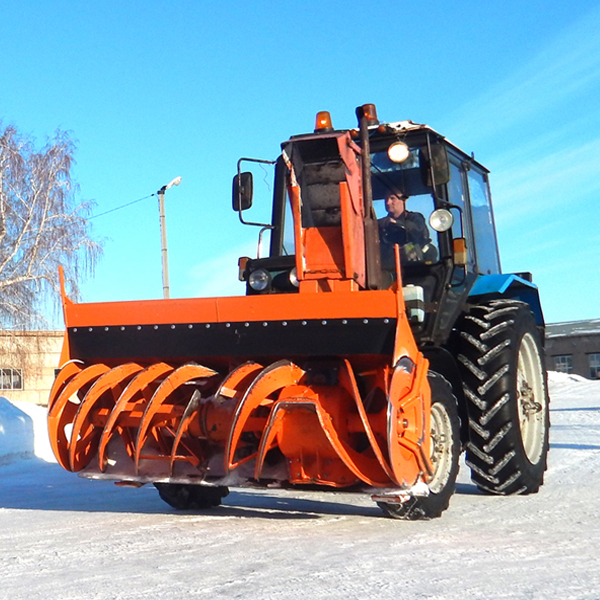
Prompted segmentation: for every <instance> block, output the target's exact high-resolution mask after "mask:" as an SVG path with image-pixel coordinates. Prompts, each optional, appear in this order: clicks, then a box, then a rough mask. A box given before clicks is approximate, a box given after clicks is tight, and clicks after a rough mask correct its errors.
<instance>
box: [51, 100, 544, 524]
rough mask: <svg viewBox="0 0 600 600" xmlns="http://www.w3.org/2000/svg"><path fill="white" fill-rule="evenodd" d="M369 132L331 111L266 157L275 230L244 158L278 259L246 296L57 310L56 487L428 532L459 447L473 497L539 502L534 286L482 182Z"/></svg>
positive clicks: (432, 152)
mask: <svg viewBox="0 0 600 600" xmlns="http://www.w3.org/2000/svg"><path fill="white" fill-rule="evenodd" d="M357 117H358V125H359V126H358V128H357V129H356V130H335V129H334V128H333V126H332V124H331V119H330V117H329V114H328V113H319V114H318V115H317V126H316V129H315V132H314V133H311V134H305V135H298V136H294V137H292V138H291V139H289V140H288V141H286V142H284V143H283V144H282V152H281V155H280V156H279V158H278V159H277V160H276V161H263V162H272V164H274V165H275V183H274V186H273V189H274V194H273V208H272V220H271V222H270V223H253V222H247V221H245V220H244V212H245V211H246V210H247V209H248V208H250V206H251V205H252V200H253V195H252V174H251V173H250V172H243V171H242V169H241V166H242V164H243V163H244V161H247V160H252V161H254V162H261V161H258V160H257V159H241V160H240V161H239V163H238V173H237V174H236V176H235V177H234V182H233V208H234V210H236V211H237V212H238V215H239V218H240V220H241V221H242V222H245V223H247V224H249V225H255V226H260V227H261V236H262V234H263V232H264V231H267V230H268V231H270V252H269V256H267V257H264V258H256V259H250V258H246V257H244V258H242V259H240V276H241V278H242V279H243V280H244V281H245V282H246V290H247V294H246V296H242V297H233V298H229V297H227V298H200V299H196V298H195V299H178V300H177V299H172V300H169V299H167V300H155V301H143V302H116V303H91V304H75V303H73V302H71V301H70V300H69V299H68V298H67V297H66V296H64V298H63V303H64V312H65V321H66V327H67V331H66V335H65V342H64V347H63V352H62V357H61V364H62V368H61V370H60V372H59V374H58V376H57V378H56V381H55V383H54V387H53V389H52V391H51V395H50V401H49V413H48V422H49V429H50V437H51V441H52V446H53V449H54V453H55V455H56V457H57V459H58V461H59V463H60V464H61V465H62V466H63V467H64V468H65V469H67V470H70V471H76V472H79V474H80V475H82V476H84V477H90V478H98V479H112V480H116V481H118V482H120V483H124V484H131V485H140V484H144V483H154V484H155V485H156V487H157V488H158V490H159V493H160V495H161V497H162V498H163V499H164V500H165V501H166V502H168V503H169V504H171V505H172V506H175V507H177V508H202V507H207V506H215V505H217V504H219V503H220V501H221V499H222V497H224V496H225V495H226V494H227V491H228V487H227V486H244V485H252V486H257V485H258V486H266V485H290V486H293V485H299V486H302V485H307V484H310V485H313V486H314V485H319V486H326V487H331V488H341V489H349V490H356V491H363V492H367V493H369V494H370V495H371V496H372V498H373V499H374V500H375V501H376V502H377V503H378V504H379V505H380V506H381V508H382V509H383V511H384V512H385V513H386V514H387V515H389V516H393V517H399V518H419V517H436V516H439V515H440V514H441V513H442V511H443V510H445V509H446V508H447V506H448V504H449V501H450V497H451V495H452V493H453V491H454V486H455V479H456V475H457V472H458V457H459V453H460V450H461V448H466V451H467V464H468V465H469V467H470V469H471V474H472V478H473V480H474V482H475V483H476V484H477V486H478V487H479V488H481V489H483V490H487V491H489V492H492V493H498V494H513V493H528V492H536V491H537V490H538V488H539V486H540V485H541V484H542V481H543V474H544V470H545V467H546V454H547V451H548V426H549V423H548V395H547V386H546V377H545V373H544V371H543V360H542V331H543V317H542V312H541V308H540V303H539V298H538V294H537V289H536V287H535V286H534V285H533V284H532V283H531V277H530V276H529V275H528V274H502V273H501V270H500V260H499V257H498V248H497V243H496V234H495V228H494V221H493V213H492V207H491V198H490V192H489V186H488V171H487V170H486V169H485V167H483V166H482V165H481V164H479V163H478V162H477V161H475V160H474V159H473V158H472V157H471V156H468V155H467V154H465V153H464V152H462V151H461V150H459V149H458V148H457V147H456V146H454V145H452V144H451V143H450V142H448V141H447V140H446V139H445V138H443V137H442V136H441V135H440V134H438V133H436V132H435V131H434V130H432V129H431V128H429V127H427V126H425V125H418V124H415V123H412V122H411V121H400V122H396V123H388V124H385V123H380V122H379V121H378V119H377V115H376V112H375V107H374V106H373V105H364V106H361V107H359V108H358V109H357ZM391 196H393V197H392V199H390V197H391ZM393 202H396V203H398V202H400V203H402V204H403V210H402V211H401V212H400V214H398V211H397V210H396V211H393V210H391V208H390V207H391V206H392V203H393ZM386 207H387V211H386Z"/></svg>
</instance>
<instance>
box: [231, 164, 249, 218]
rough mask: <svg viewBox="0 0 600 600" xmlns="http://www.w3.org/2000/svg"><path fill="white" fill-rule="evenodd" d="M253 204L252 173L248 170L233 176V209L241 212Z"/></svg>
mask: <svg viewBox="0 0 600 600" xmlns="http://www.w3.org/2000/svg"><path fill="white" fill-rule="evenodd" d="M251 206H252V173H250V172H249V171H246V172H244V173H240V174H239V175H236V176H235V177H234V178H233V210H235V211H236V212H240V211H242V210H247V209H248V208H250V207H251Z"/></svg>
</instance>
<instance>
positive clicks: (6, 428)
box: [0, 373, 600, 600]
mask: <svg viewBox="0 0 600 600" xmlns="http://www.w3.org/2000/svg"><path fill="white" fill-rule="evenodd" d="M550 392H551V398H552V405H551V409H552V410H551V419H552V429H551V450H550V457H549V468H548V472H547V475H546V484H545V485H544V487H543V488H542V489H541V491H540V493H539V494H536V495H532V496H524V497H511V498H503V497H494V496H485V495H482V494H480V493H478V492H477V490H476V488H475V487H474V486H473V485H472V484H471V483H470V480H469V476H468V470H467V469H466V468H464V467H463V468H462V469H461V475H460V484H459V486H458V490H457V493H456V495H455V496H454V498H453V500H452V503H451V506H450V508H449V510H448V511H447V512H446V513H444V515H443V516H442V518H441V519H435V520H432V521H425V522H404V521H394V520H391V519H386V518H383V517H382V516H381V514H380V512H379V509H378V508H377V507H376V506H375V505H373V504H372V503H371V501H370V499H369V498H365V497H363V496H356V495H352V494H346V493H321V492H319V493H310V492H303V493H299V492H290V491H279V490H277V491H273V490H268V491H245V490H244V491H235V490H234V491H232V492H231V494H230V495H229V496H228V497H227V498H225V503H224V506H222V507H219V508H216V509H212V510H209V511H203V512H196V513H177V512H176V511H175V510H173V509H171V508H170V507H169V506H167V505H166V504H164V503H163V502H162V501H161V500H160V499H159V497H158V494H157V493H156V491H155V490H154V488H153V487H150V486H146V487H143V488H140V489H124V488H118V487H115V486H114V485H113V484H111V483H107V482H98V481H88V480H83V479H80V478H78V477H76V476H75V475H73V474H71V473H67V472H65V471H63V470H62V469H61V468H60V467H58V465H56V464H55V463H54V462H53V459H52V457H51V454H50V452H49V445H48V442H47V438H46V431H45V410H44V409H43V408H40V407H36V406H30V405H23V404H21V403H14V404H11V403H9V402H7V401H6V400H2V399H0V565H1V568H0V598H7V599H9V598H10V599H13V600H19V599H27V600H36V599H44V600H48V599H51V600H53V599H60V600H71V599H72V600H75V599H82V600H83V599H85V600H94V599H102V600H104V599H119V600H129V599H142V598H143V599H144V600H148V599H152V600H157V599H163V598H164V599H167V598H168V599H184V598H186V599H187V598H211V599H220V598H256V599H260V600H263V599H279V598H298V597H300V596H302V597H304V598H306V599H307V600H313V599H315V600H316V599H321V598H327V599H337V598H340V599H341V598H344V599H347V600H352V599H360V600H365V599H367V598H381V599H388V598H390V599H392V598H394V599H399V598H403V599H407V600H408V599H421V598H430V599H440V600H442V599H443V600H451V599H460V600H470V599H479V598H485V599H486V600H491V599H500V598H523V599H544V600H546V599H549V598H552V599H560V600H569V599H577V600H583V599H589V600H598V599H599V598H600V520H599V519H598V512H599V508H600V503H599V501H598V496H599V494H600V382H592V381H587V380H585V379H581V378H578V377H573V376H567V375H561V374H556V373H553V374H551V386H550Z"/></svg>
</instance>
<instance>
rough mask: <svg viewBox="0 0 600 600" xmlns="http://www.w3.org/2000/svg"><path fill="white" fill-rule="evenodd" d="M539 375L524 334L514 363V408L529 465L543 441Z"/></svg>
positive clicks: (543, 403) (535, 352) (535, 351)
mask: <svg viewBox="0 0 600 600" xmlns="http://www.w3.org/2000/svg"><path fill="white" fill-rule="evenodd" d="M542 373H543V371H542V365H541V361H540V355H539V352H538V349H537V344H536V343H535V339H534V338H533V336H532V335H531V334H530V333H526V334H525V335H524V336H523V339H522V340H521V347H520V348H519V357H518V363H517V407H518V412H519V427H520V429H521V439H522V440H523V448H524V450H525V454H526V455H527V458H528V459H529V461H530V462H531V463H533V464H535V463H537V462H538V461H539V460H540V458H541V456H542V453H543V450H544V440H545V429H546V424H545V413H546V393H545V386H544V379H543V374H542Z"/></svg>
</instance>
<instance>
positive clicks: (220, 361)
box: [48, 288, 431, 488]
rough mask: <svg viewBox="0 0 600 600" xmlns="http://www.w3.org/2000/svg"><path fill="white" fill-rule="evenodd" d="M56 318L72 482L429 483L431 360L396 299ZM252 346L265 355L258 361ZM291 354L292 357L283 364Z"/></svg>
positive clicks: (55, 403) (305, 299)
mask: <svg viewBox="0 0 600 600" xmlns="http://www.w3.org/2000/svg"><path fill="white" fill-rule="evenodd" d="M400 289H401V288H400ZM65 315H66V319H67V335H66V339H65V347H64V350H63V359H65V364H64V366H63V368H62V369H61V371H60V372H59V374H58V377H57V378H56V381H55V383H54V386H53V388H52V391H51V395H50V402H49V415H48V424H49V430H50V438H51V442H52V447H53V450H54V453H55V455H56V458H57V460H58V462H59V463H60V464H61V465H62V466H63V467H64V468H65V469H67V470H71V471H83V473H84V475H86V476H89V477H93V478H109V479H119V480H126V481H140V482H149V481H170V482H187V483H190V482H200V481H205V480H206V481H232V480H233V481H237V480H239V481H242V480H247V479H254V480H259V481H260V480H280V479H283V480H286V481H289V482H291V483H319V484H325V485H331V486H336V487H343V486H350V485H354V484H357V483H364V484H367V485H369V486H374V487H385V488H387V487H397V486H407V485H408V486H409V485H412V484H414V483H415V482H416V481H417V480H418V479H419V477H420V476H422V475H423V474H427V473H428V472H430V470H431V465H430V463H429V459H428V456H429V440H428V435H427V432H428V431H429V422H428V414H429V411H428V408H429V404H430V396H429V387H428V384H427V379H426V374H427V361H426V360H425V359H424V358H423V357H422V355H421V354H420V353H419V352H418V351H417V349H416V346H415V344H414V342H413V341H412V338H411V331H410V326H409V324H408V320H407V318H406V315H405V313H404V304H403V300H402V294H401V291H398V290H397V289H396V290H395V291H394V290H379V291H363V292H360V293H359V292H351V291H348V292H329V293H318V292H303V291H302V290H301V291H300V293H299V294H297V295H293V296H292V295H272V296H269V297H259V298H257V297H253V296H247V297H241V298H219V299H197V300H161V301H148V302H135V303H128V302H124V303H111V304H73V303H71V302H70V301H69V300H68V299H67V298H65ZM133 315H135V321H133V320H132V317H133ZM192 315H193V317H194V318H193V319H192V318H190V317H192ZM240 316H241V317H242V319H241V320H240V319H239V317H240ZM342 316H343V318H341V317H342ZM169 317H170V318H169ZM186 317H188V318H186ZM236 317H237V318H236ZM125 323H126V324H125ZM132 323H133V324H132ZM213 330H214V333H213ZM288 336H289V339H288ZM324 337H326V338H327V339H326V340H324V339H323V338H324ZM136 338H137V339H136ZM260 338H263V339H260ZM211 342H212V343H211ZM250 343H253V344H257V346H258V345H259V344H260V346H261V349H260V350H258V351H257V353H256V356H255V357H251V356H250V355H249V352H248V350H247V346H248V345H249V344H250ZM227 344H229V345H230V353H229V355H227V354H226V353H225V350H224V347H225V346H226V345H227ZM262 344H264V346H262ZM211 346H212V347H213V348H214V347H216V352H215V351H214V350H213V351H211ZM294 346H296V349H295V350H292V348H293V347H294ZM311 346H312V348H311ZM342 347H345V348H346V351H345V352H344V353H343V354H342V353H341V352H337V353H336V352H335V350H336V349H339V350H341V349H342ZM193 348H203V349H205V350H204V352H202V351H200V352H198V354H197V355H196V356H194V355H193V354H192V352H193ZM303 348H311V353H310V355H309V354H308V351H309V350H307V349H305V350H303ZM160 349H162V352H163V355H164V357H165V359H164V360H159V358H158V353H159V350H160ZM286 351H288V352H287V354H288V356H292V357H293V358H291V359H288V358H281V357H282V356H283V355H285V354H286ZM388 352H389V354H388ZM336 354H337V356H336ZM390 354H391V356H393V357H394V359H393V360H390V358H391V356H390ZM200 361H202V362H203V363H205V364H206V365H208V366H202V365H200V364H199V363H200Z"/></svg>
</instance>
